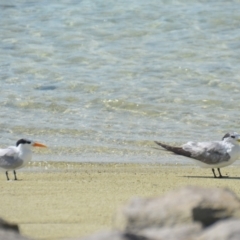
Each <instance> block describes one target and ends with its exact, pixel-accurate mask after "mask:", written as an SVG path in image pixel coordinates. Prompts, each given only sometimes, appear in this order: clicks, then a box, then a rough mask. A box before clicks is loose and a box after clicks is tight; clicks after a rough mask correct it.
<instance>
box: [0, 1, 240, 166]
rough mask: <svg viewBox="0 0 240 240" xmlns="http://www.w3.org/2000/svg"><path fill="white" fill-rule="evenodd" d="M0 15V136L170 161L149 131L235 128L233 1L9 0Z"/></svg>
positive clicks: (237, 7)
mask: <svg viewBox="0 0 240 240" xmlns="http://www.w3.org/2000/svg"><path fill="white" fill-rule="evenodd" d="M0 15H1V21H0V29H1V33H0V35H1V38H0V80H1V94H0V106H1V112H0V127H1V135H0V146H1V147H6V146H8V145H12V144H14V143H15V142H16V140H18V139H19V138H22V137H28V138H31V139H34V140H38V141H41V142H44V143H46V144H47V145H48V146H49V148H48V150H45V151H39V150H38V151H37V154H35V156H34V160H42V161H77V162H88V161H95V162H96V161H98V162H99V161H100V162H150V163H151V162H152V163H156V162H161V163H164V162H169V161H170V162H171V163H175V162H184V161H185V162H189V161H188V160H184V159H183V158H177V157H176V156H172V155H169V154H167V153H166V152H164V151H158V150H156V149H154V147H155V145H154V143H153V140H161V141H164V142H167V143H171V144H176V145H177V144H182V143H184V142H186V141H189V140H201V141H205V140H208V139H211V140H218V139H220V138H221V137H222V136H223V135H224V134H225V133H226V132H228V131H233V130H235V131H238V132H240V112H239V104H240V94H239V91H240V67H239V66H240V28H239V24H240V1H237V0H236V1H229V0H225V1H224V0H223V1H204V0H199V1H196V0H194V1H190V0H189V1H188V0H182V1H180V0H179V1H177V0H173V1H171V0H168V1H165V0H160V1H159V0H149V1H145V0H133V1H126V0H122V1H112V0H106V1H99V0H91V1H90V0H85V1H84V0H83V1H74V0H58V1H57V0H53V1H30V0H25V1H24V0H21V1H20V0H14V1H13V0H12V1H11V0H10V1H1V2H0Z"/></svg>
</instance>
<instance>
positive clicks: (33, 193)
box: [0, 162, 240, 239]
mask: <svg viewBox="0 0 240 240" xmlns="http://www.w3.org/2000/svg"><path fill="white" fill-rule="evenodd" d="M17 174H18V178H19V181H6V177H5V174H4V173H3V172H1V174H0V188H1V198H0V204H1V208H0V216H1V217H2V218H4V219H6V220H8V221H10V222H13V223H17V224H19V226H20V230H21V233H22V234H23V235H25V236H28V237H31V238H35V239H62V238H71V237H81V236H85V235H89V234H92V233H95V232H97V231H101V230H108V229H112V228H114V227H115V226H116V222H115V220H114V216H115V215H116V212H117V211H118V209H119V208H120V207H121V206H122V205H124V204H125V203H126V202H127V201H128V200H129V199H130V198H132V197H134V196H140V197H150V196H157V195H162V194H164V193H165V192H168V191H169V190H173V189H175V188H178V187H181V186H186V185H200V186H205V187H206V186H207V187H227V188H229V189H232V190H233V191H234V192H235V193H236V194H237V195H238V196H240V189H239V186H238V183H239V180H240V166H238V165H235V166H230V167H227V168H223V169H222V174H223V175H224V176H226V175H227V176H229V177H228V178H224V179H214V178H213V176H212V172H211V170H210V169H202V168H199V167H195V166H183V165H180V166H176V165H159V164H114V163H112V164H100V163H53V162H52V163H51V162H50V163H36V162H35V163H31V165H29V166H28V167H27V168H26V169H25V170H22V171H19V172H18V173H17ZM9 175H10V178H13V176H12V173H10V174H9Z"/></svg>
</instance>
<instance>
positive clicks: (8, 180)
mask: <svg viewBox="0 0 240 240" xmlns="http://www.w3.org/2000/svg"><path fill="white" fill-rule="evenodd" d="M6 177H7V180H8V181H9V177H8V171H6Z"/></svg>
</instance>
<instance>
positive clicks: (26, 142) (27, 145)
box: [16, 138, 47, 149]
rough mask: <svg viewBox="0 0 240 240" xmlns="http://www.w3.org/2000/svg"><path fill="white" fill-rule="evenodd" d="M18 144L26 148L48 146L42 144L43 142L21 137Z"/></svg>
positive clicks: (19, 146)
mask: <svg viewBox="0 0 240 240" xmlns="http://www.w3.org/2000/svg"><path fill="white" fill-rule="evenodd" d="M16 146H17V147H18V148H24V149H31V148H32V147H47V146H46V145H44V144H42V143H38V142H34V141H31V140H28V139H24V138H22V139H19V140H18V141H17V142H16Z"/></svg>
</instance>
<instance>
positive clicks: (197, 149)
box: [155, 132, 240, 178]
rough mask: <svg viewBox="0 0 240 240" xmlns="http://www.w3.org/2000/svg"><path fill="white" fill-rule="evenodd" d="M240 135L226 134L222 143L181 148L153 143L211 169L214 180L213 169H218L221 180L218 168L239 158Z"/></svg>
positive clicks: (188, 143) (204, 143) (205, 143)
mask: <svg viewBox="0 0 240 240" xmlns="http://www.w3.org/2000/svg"><path fill="white" fill-rule="evenodd" d="M238 142H240V135H239V134H238V133H236V132H234V133H227V134H225V135H224V136H223V138H222V141H212V142H187V143H186V144H183V145H182V146H181V147H174V146H170V145H167V144H164V143H161V142H155V143H156V144H158V145H159V146H161V147H163V148H165V149H166V150H168V151H170V152H173V153H175V154H177V155H182V156H185V157H189V158H191V159H193V160H194V161H195V162H196V164H198V165H199V166H201V167H203V168H211V169H212V172H213V175H214V177H215V178H216V177H217V176H216V174H215V170H214V169H215V168H217V169H218V172H219V178H222V177H223V176H222V174H221V171H220V168H222V167H226V166H228V165H230V164H232V163H233V162H235V161H236V160H237V159H238V158H239V157H240V145H239V144H238Z"/></svg>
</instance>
